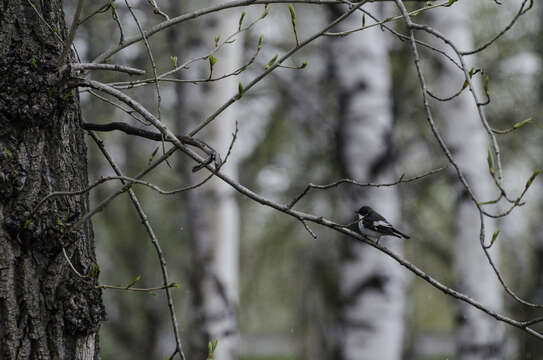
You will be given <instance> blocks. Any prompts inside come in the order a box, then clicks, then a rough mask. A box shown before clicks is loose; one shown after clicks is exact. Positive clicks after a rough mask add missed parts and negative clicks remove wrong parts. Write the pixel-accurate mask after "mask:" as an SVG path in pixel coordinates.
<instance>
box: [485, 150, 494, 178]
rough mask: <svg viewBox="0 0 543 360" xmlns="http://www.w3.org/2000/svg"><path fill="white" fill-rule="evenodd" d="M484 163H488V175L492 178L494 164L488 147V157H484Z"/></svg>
mask: <svg viewBox="0 0 543 360" xmlns="http://www.w3.org/2000/svg"><path fill="white" fill-rule="evenodd" d="M486 162H487V163H488V170H490V174H491V175H492V176H494V172H495V171H494V162H493V161H492V153H491V152H490V147H489V148H488V155H487V156H486Z"/></svg>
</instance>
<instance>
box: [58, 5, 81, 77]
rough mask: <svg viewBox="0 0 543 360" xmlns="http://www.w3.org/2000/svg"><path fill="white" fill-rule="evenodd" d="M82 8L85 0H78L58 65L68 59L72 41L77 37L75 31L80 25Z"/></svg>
mask: <svg viewBox="0 0 543 360" xmlns="http://www.w3.org/2000/svg"><path fill="white" fill-rule="evenodd" d="M82 8H83V0H78V1H77V8H76V9H75V14H74V18H73V20H72V26H71V27H70V32H69V33H68V37H67V38H66V41H65V42H64V45H63V47H62V52H61V53H60V56H59V58H58V62H57V65H58V66H61V65H62V64H63V63H64V61H65V60H66V56H68V51H69V50H70V47H71V46H72V43H73V41H74V37H75V32H76V30H77V27H78V26H79V16H80V15H81V9H82Z"/></svg>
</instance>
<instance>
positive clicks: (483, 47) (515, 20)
mask: <svg viewBox="0 0 543 360" xmlns="http://www.w3.org/2000/svg"><path fill="white" fill-rule="evenodd" d="M527 2H528V0H524V1H523V2H522V4H521V5H520V9H519V11H518V13H517V14H516V15H515V17H513V20H511V22H510V23H509V24H508V25H507V26H506V27H505V28H504V29H503V30H502V31H500V32H499V33H498V34H496V36H494V37H493V38H492V39H491V40H489V41H488V42H486V43H484V44H483V45H481V46H479V47H478V48H476V49H474V50H469V51H460V54H461V55H473V54H476V53H478V52H480V51H483V50H484V49H486V48H487V47H489V46H490V45H492V44H494V42H496V40H498V39H499V38H500V37H502V35H503V34H505V33H506V32H507V31H509V29H511V28H512V27H513V25H515V23H516V22H517V20H518V18H519V17H521V16H522V15H524V13H525V12H526V11H524V6H525V5H526V3H527Z"/></svg>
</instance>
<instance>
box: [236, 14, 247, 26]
mask: <svg viewBox="0 0 543 360" xmlns="http://www.w3.org/2000/svg"><path fill="white" fill-rule="evenodd" d="M245 15H247V14H246V13H245V11H242V12H241V16H240V17H239V26H238V30H241V24H243V18H245Z"/></svg>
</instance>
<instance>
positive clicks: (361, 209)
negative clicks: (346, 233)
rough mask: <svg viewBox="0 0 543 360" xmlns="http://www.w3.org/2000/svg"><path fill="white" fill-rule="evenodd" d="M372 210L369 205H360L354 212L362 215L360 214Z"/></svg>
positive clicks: (366, 213) (363, 214) (365, 213)
mask: <svg viewBox="0 0 543 360" xmlns="http://www.w3.org/2000/svg"><path fill="white" fill-rule="evenodd" d="M372 211H373V209H372V208H370V207H369V206H362V207H361V208H360V209H358V211H357V212H356V213H357V214H359V215H362V216H366V215H368V214H369V213H370V212H372Z"/></svg>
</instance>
